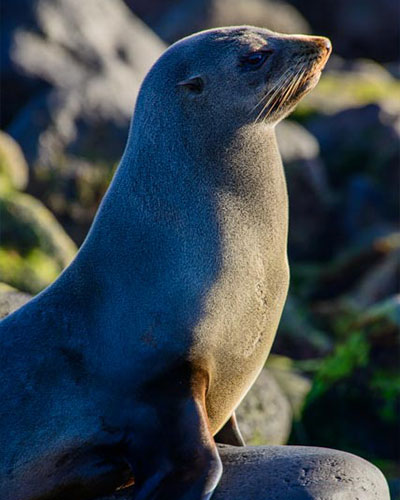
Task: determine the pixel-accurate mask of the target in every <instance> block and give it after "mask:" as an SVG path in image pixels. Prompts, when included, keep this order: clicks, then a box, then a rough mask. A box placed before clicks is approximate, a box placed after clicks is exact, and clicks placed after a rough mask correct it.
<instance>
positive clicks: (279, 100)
mask: <svg viewBox="0 0 400 500" xmlns="http://www.w3.org/2000/svg"><path fill="white" fill-rule="evenodd" d="M300 71H301V67H300V65H297V66H296V67H295V68H293V70H292V74H291V79H292V82H291V83H290V85H289V86H288V88H287V89H286V90H285V92H284V93H283V94H277V93H275V94H274V96H273V97H274V99H273V100H272V102H271V104H270V108H269V110H268V112H267V114H266V115H265V117H264V121H265V120H266V119H267V118H268V117H269V115H270V114H271V112H272V111H273V110H274V109H276V107H277V106H278V105H281V104H283V103H284V102H285V100H286V96H287V95H288V92H289V91H290V90H291V89H292V88H293V87H294V85H295V83H296V82H297V79H298V75H299V74H300ZM293 73H295V74H294V76H293ZM287 81H288V79H286V80H285V82H284V84H286V83H287ZM283 87H284V85H282V86H281V88H280V89H279V90H281V89H282V88H283Z"/></svg>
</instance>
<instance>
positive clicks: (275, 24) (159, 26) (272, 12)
mask: <svg viewBox="0 0 400 500" xmlns="http://www.w3.org/2000/svg"><path fill="white" fill-rule="evenodd" d="M130 4H131V5H132V8H133V9H134V8H135V5H134V4H135V2H130ZM139 9H140V7H139ZM147 19H149V17H148V18H147ZM149 22H150V25H151V26H152V28H153V29H154V31H155V32H156V33H157V34H158V35H159V36H160V37H161V38H162V39H163V40H165V41H166V42H169V43H171V42H174V41H176V40H178V39H179V38H182V37H184V36H186V35H189V34H190V33H194V32H196V31H200V30H203V29H209V28H215V27H219V26H231V25H241V24H250V25H257V26H261V27H264V28H268V29H271V30H273V31H278V32H281V33H282V32H283V33H306V32H308V31H309V26H308V24H307V21H306V20H305V19H304V18H303V17H302V16H301V15H300V14H299V12H298V11H297V10H296V9H294V8H293V7H292V6H291V5H290V4H289V3H288V2H284V1H280V0H184V1H183V0H181V1H180V2H174V3H172V5H171V6H170V7H169V8H165V7H164V8H163V9H162V10H161V12H160V13H159V15H158V16H154V14H153V16H151V15H150V20H149Z"/></svg>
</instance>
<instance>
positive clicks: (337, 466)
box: [99, 445, 390, 500]
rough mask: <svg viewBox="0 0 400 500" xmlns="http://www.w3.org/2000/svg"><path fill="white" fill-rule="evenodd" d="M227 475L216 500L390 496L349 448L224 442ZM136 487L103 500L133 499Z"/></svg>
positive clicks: (372, 499)
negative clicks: (250, 444)
mask: <svg viewBox="0 0 400 500" xmlns="http://www.w3.org/2000/svg"><path fill="white" fill-rule="evenodd" d="M219 448H220V454H221V458H222V461H223V463H224V474H223V476H222V479H221V482H220V484H219V486H218V488H217V491H216V492H215V494H214V496H213V500H390V495H389V489H388V486H387V483H386V480H385V478H384V476H383V474H382V473H381V472H380V470H379V469H377V468H376V467H375V466H374V465H372V464H371V463H370V462H367V461H366V460H364V459H362V458H360V457H357V456H355V455H352V454H350V453H346V452H343V451H337V450H331V449H328V448H315V447H311V446H310V447H308V446H245V447H244V448H236V447H232V446H224V445H220V446H219ZM132 493H133V488H129V489H125V490H123V491H121V492H120V493H119V494H116V495H114V496H111V497H103V498H102V499H99V500H128V499H131V498H132Z"/></svg>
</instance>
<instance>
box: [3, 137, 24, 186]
mask: <svg viewBox="0 0 400 500" xmlns="http://www.w3.org/2000/svg"><path fill="white" fill-rule="evenodd" d="M27 182H28V165H27V164H26V161H25V158H24V155H23V153H22V150H21V148H20V147H19V145H18V143H17V142H16V141H14V139H13V138H12V137H11V136H9V135H8V134H6V133H4V132H2V131H0V192H7V191H10V190H11V189H24V188H25V187H26V184H27Z"/></svg>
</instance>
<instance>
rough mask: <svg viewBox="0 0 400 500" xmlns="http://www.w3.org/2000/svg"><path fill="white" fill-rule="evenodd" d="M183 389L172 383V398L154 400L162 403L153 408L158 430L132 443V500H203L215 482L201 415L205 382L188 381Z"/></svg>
mask: <svg viewBox="0 0 400 500" xmlns="http://www.w3.org/2000/svg"><path fill="white" fill-rule="evenodd" d="M178 380H179V379H178ZM185 385H186V384H185V382H182V384H181V386H179V385H177V383H176V382H175V386H174V390H175V393H174V394H173V396H171V394H170V395H169V398H168V400H165V399H164V401H163V399H162V395H160V397H159V398H158V399H156V401H158V402H160V403H161V404H158V405H156V407H154V408H153V409H154V414H156V415H157V417H158V418H157V420H158V421H157V428H156V429H153V430H152V432H151V434H150V435H149V436H147V437H146V436H143V437H144V439H143V440H141V443H140V444H139V446H138V447H136V446H137V441H136V446H135V444H134V438H133V437H132V445H133V446H132V449H131V456H132V460H129V462H130V464H131V466H132V472H133V476H134V477H135V490H136V494H135V495H134V500H208V499H209V498H211V495H212V493H213V492H214V490H215V488H216V486H217V484H218V482H219V480H220V477H221V474H222V463H221V459H220V457H219V454H218V450H217V447H216V444H215V441H214V438H213V436H212V434H211V432H210V429H209V422H208V416H207V412H206V409H205V387H206V382H205V381H204V382H203V381H202V380H200V381H199V380H198V379H197V381H195V383H194V381H193V379H192V380H191V383H190V384H189V385H190V386H189V387H186V389H185V388H184V386H185ZM170 387H172V384H171V386H170ZM164 398H165V396H164ZM147 424H149V422H147Z"/></svg>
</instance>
